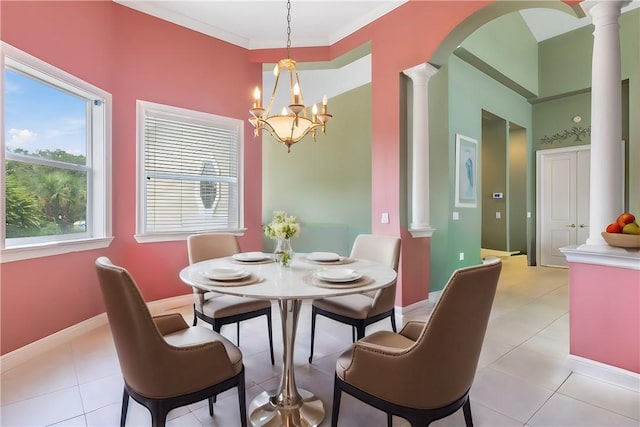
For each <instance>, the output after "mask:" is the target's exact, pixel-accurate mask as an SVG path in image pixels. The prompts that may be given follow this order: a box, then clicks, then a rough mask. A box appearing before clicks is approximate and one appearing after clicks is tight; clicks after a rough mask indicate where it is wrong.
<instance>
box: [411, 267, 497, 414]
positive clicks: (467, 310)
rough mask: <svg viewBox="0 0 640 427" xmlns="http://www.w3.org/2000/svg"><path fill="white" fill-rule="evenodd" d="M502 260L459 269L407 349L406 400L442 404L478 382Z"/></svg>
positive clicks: (427, 405) (433, 405)
mask: <svg viewBox="0 0 640 427" xmlns="http://www.w3.org/2000/svg"><path fill="white" fill-rule="evenodd" d="M501 269H502V261H501V260H500V259H499V258H496V257H491V258H489V259H487V260H486V261H485V262H483V263H482V264H480V265H476V266H472V267H466V268H462V269H459V270H456V271H455V272H454V273H453V274H452V275H451V278H450V279H449V282H448V283H447V285H446V286H445V288H444V289H443V291H442V295H441V297H440V299H439V300H438V302H437V303H436V306H435V307H434V309H433V312H432V313H431V316H430V317H429V320H428V321H427V323H426V324H425V327H424V328H423V330H422V332H421V334H420V336H419V337H418V339H417V341H416V343H415V344H414V345H413V346H412V347H411V350H410V351H409V354H407V356H408V357H407V359H406V364H405V366H403V368H402V369H403V371H406V372H405V373H406V375H407V378H408V380H409V381H408V383H407V384H406V388H405V387H403V388H405V390H401V391H400V390H398V392H400V393H402V394H403V395H404V396H403V397H402V399H401V400H402V401H403V404H404V405H407V406H410V407H414V408H425V409H429V408H438V407H442V406H445V405H447V404H449V403H451V402H453V401H454V400H456V399H459V398H460V397H461V396H463V395H464V393H466V392H467V391H468V390H469V389H470V388H471V385H472V384H473V379H474V377H475V373H476V369H477V367H478V360H479V358H480V351H481V350H482V343H483V341H484V336H485V332H486V329H487V324H488V322H489V315H490V313H491V307H492V305H493V299H494V297H495V293H496V288H497V285H498V279H499V277H500V271H501Z"/></svg>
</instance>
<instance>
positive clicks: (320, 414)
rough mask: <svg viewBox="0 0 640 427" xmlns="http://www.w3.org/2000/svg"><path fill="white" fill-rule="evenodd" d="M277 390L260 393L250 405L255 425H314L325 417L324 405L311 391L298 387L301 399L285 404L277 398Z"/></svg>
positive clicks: (270, 426) (304, 426) (307, 426)
mask: <svg viewBox="0 0 640 427" xmlns="http://www.w3.org/2000/svg"><path fill="white" fill-rule="evenodd" d="M277 393H278V391H277V390H273V391H270V392H266V391H265V392H262V393H260V394H259V395H258V396H257V397H256V398H255V399H254V400H253V402H251V405H249V420H250V421H251V424H252V425H253V426H256V427H258V426H260V427H262V426H264V427H282V426H287V427H289V426H291V427H294V426H295V427H313V426H317V425H318V424H320V422H321V421H322V419H323V418H324V405H323V404H322V401H321V400H320V398H319V397H316V396H314V395H313V393H311V392H310V391H307V390H304V389H298V394H299V395H300V398H301V399H300V401H299V402H298V403H297V404H294V405H290V406H288V405H283V404H280V403H279V402H278V401H277V400H278V399H277Z"/></svg>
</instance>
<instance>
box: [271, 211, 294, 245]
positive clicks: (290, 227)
mask: <svg viewBox="0 0 640 427" xmlns="http://www.w3.org/2000/svg"><path fill="white" fill-rule="evenodd" d="M299 231H300V225H299V224H298V222H297V221H296V217H295V216H289V215H287V213H286V212H284V211H275V212H273V217H272V219H271V223H269V224H267V225H266V226H265V227H264V234H265V236H267V237H269V238H271V239H290V238H292V237H293V236H295V235H296V234H298V232H299Z"/></svg>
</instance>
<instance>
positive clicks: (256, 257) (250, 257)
mask: <svg viewBox="0 0 640 427" xmlns="http://www.w3.org/2000/svg"><path fill="white" fill-rule="evenodd" d="M232 258H233V259H235V260H236V261H244V262H252V261H254V262H255V261H264V260H265V259H268V258H269V255H267V254H265V253H264V252H240V253H239V254H233V255H232Z"/></svg>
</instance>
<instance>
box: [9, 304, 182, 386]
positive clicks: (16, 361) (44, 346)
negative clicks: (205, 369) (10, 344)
mask: <svg viewBox="0 0 640 427" xmlns="http://www.w3.org/2000/svg"><path fill="white" fill-rule="evenodd" d="M191 304H193V296H192V295H191V294H188V295H179V296H177V297H171V298H166V299H163V300H158V301H152V302H150V303H148V304H147V306H148V307H149V311H150V312H151V314H152V315H156V314H158V313H162V312H166V311H169V310H172V309H175V308H178V307H184V306H185V305H191ZM107 322H108V321H107V314H106V313H101V314H98V315H97V316H94V317H92V318H90V319H87V320H85V321H82V322H80V323H77V324H75V325H73V326H70V327H68V328H66V329H63V330H61V331H59V332H56V333H55V334H52V335H49V336H48V337H44V338H42V339H39V340H38V341H35V342H32V343H31V344H27V345H25V346H24V347H20V348H18V349H16V350H14V351H12V352H10V353H7V354H3V355H2V357H0V374H1V373H3V372H5V371H8V370H9V369H13V368H15V367H16V366H18V365H20V364H21V363H24V362H26V361H27V360H29V359H31V358H33V357H34V356H38V355H40V354H44V353H46V352H48V351H51V350H52V349H54V348H55V347H57V346H59V345H62V344H65V343H67V342H69V341H71V340H73V339H75V338H77V337H79V336H81V335H84V334H86V333H88V332H91V331H92V330H94V329H96V328H98V327H100V326H103V325H106V324H107Z"/></svg>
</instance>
